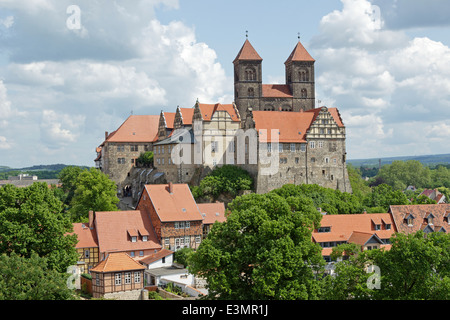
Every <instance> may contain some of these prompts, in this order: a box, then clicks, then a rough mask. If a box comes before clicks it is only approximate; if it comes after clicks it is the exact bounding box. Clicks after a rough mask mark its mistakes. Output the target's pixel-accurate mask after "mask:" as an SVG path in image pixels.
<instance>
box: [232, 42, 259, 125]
mask: <svg viewBox="0 0 450 320" xmlns="http://www.w3.org/2000/svg"><path fill="white" fill-rule="evenodd" d="M233 65H234V101H235V104H236V106H237V108H238V110H239V113H240V115H241V117H242V118H245V115H246V113H247V109H248V108H252V109H253V110H259V109H260V99H261V97H262V59H261V57H260V56H259V54H258V52H256V50H255V49H254V48H253V46H252V45H251V44H250V41H248V39H246V40H245V42H244V45H243V46H242V48H241V50H240V51H239V53H238V55H237V56H236V58H235V59H234V61H233Z"/></svg>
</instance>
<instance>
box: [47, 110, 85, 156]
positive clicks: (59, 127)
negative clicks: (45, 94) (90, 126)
mask: <svg viewBox="0 0 450 320" xmlns="http://www.w3.org/2000/svg"><path fill="white" fill-rule="evenodd" d="M84 121H85V116H84V115H78V116H73V115H67V114H57V113H56V112H55V111H53V110H43V111H42V121H41V124H40V128H41V140H42V142H43V143H44V144H45V145H46V146H47V147H49V148H51V149H57V148H60V147H62V146H67V145H69V144H71V143H74V142H76V139H77V136H78V134H77V133H76V131H75V130H76V129H78V128H79V127H81V126H82V125H83V123H84Z"/></svg>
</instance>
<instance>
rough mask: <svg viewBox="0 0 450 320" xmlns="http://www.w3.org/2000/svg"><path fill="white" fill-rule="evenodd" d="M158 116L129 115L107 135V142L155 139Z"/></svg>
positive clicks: (150, 140) (149, 140)
mask: <svg viewBox="0 0 450 320" xmlns="http://www.w3.org/2000/svg"><path fill="white" fill-rule="evenodd" d="M158 126H159V116H154V115H150V116H141V115H132V116H129V117H128V118H127V119H126V120H125V122H123V123H122V125H121V126H120V127H119V128H118V129H117V130H116V131H114V132H112V133H111V134H109V135H108V137H107V138H106V141H108V142H152V141H156V139H157V134H158Z"/></svg>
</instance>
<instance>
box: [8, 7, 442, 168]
mask: <svg viewBox="0 0 450 320" xmlns="http://www.w3.org/2000/svg"><path fill="white" fill-rule="evenodd" d="M71 5H77V6H78V8H79V9H80V12H79V13H80V15H79V17H80V20H79V21H80V24H79V28H71V27H70V23H69V24H68V23H67V22H68V21H67V20H68V18H69V17H71V16H72V14H73V12H72V11H70V12H69V13H68V12H67V9H68V8H69V7H70V6H71ZM449 14H450V2H449V1H447V0H429V1H424V0H391V1H388V0H371V1H369V0H318V1H303V0H297V1H293V0H279V1H264V0H260V1H256V0H240V1H236V0H228V1H211V0H127V1H119V0H116V1H110V0H99V1H89V0H77V1H75V0H34V1H28V0H0V165H7V166H10V167H25V166H31V165H35V164H53V163H64V164H77V165H89V166H93V165H94V162H93V160H94V158H95V148H96V147H97V146H98V145H99V144H100V143H101V142H102V141H103V138H104V133H105V131H109V132H111V131H113V130H115V129H117V128H118V126H120V124H121V123H122V122H123V121H124V120H125V119H126V118H127V117H128V116H129V115H130V114H131V112H133V114H159V112H160V111H161V110H165V111H171V112H173V111H174V110H175V108H176V106H177V105H180V106H182V107H191V106H193V105H194V103H195V100H196V99H197V98H199V100H200V101H201V102H205V103H215V102H224V103H230V102H232V100H233V96H232V94H233V78H232V75H233V65H232V61H233V60H234V58H235V56H236V54H237V52H238V51H239V49H240V48H241V46H242V44H243V42H244V41H245V34H246V31H248V35H249V40H250V42H251V43H252V45H253V46H254V47H255V49H256V50H257V51H258V53H259V54H260V56H261V57H262V58H263V81H264V82H265V83H283V81H284V61H285V60H286V58H287V57H288V56H289V54H290V52H291V51H292V49H293V48H294V46H295V44H296V42H297V33H299V32H300V34H301V41H302V43H303V44H304V45H305V47H306V48H307V49H308V51H309V52H310V54H311V55H312V56H313V57H314V58H315V59H316V98H317V99H320V100H321V104H322V105H326V106H329V107H337V108H339V111H340V113H341V116H342V118H343V121H344V124H345V125H346V128H347V153H348V158H350V159H357V158H375V157H385V156H402V155H420V154H442V153H450V144H449V143H448V137H449V136H450V121H448V120H449V118H450V37H449V36H448V35H449V34H450V19H448V16H449ZM70 21H72V20H70Z"/></svg>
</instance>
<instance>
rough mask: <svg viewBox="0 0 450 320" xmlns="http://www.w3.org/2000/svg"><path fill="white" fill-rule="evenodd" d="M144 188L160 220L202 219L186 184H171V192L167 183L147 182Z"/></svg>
mask: <svg viewBox="0 0 450 320" xmlns="http://www.w3.org/2000/svg"><path fill="white" fill-rule="evenodd" d="M144 188H145V191H146V192H147V194H148V196H149V197H150V200H151V202H152V204H153V207H154V208H155V211H156V214H157V215H158V217H159V219H160V220H161V221H162V222H170V221H196V220H203V217H202V215H201V214H200V211H199V209H198V207H197V204H196V202H195V200H194V197H193V196H192V193H191V190H190V189H189V186H188V185H187V184H175V183H174V184H172V188H173V192H172V193H170V192H169V186H168V185H167V184H147V185H145V186H144ZM141 200H142V196H141Z"/></svg>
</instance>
